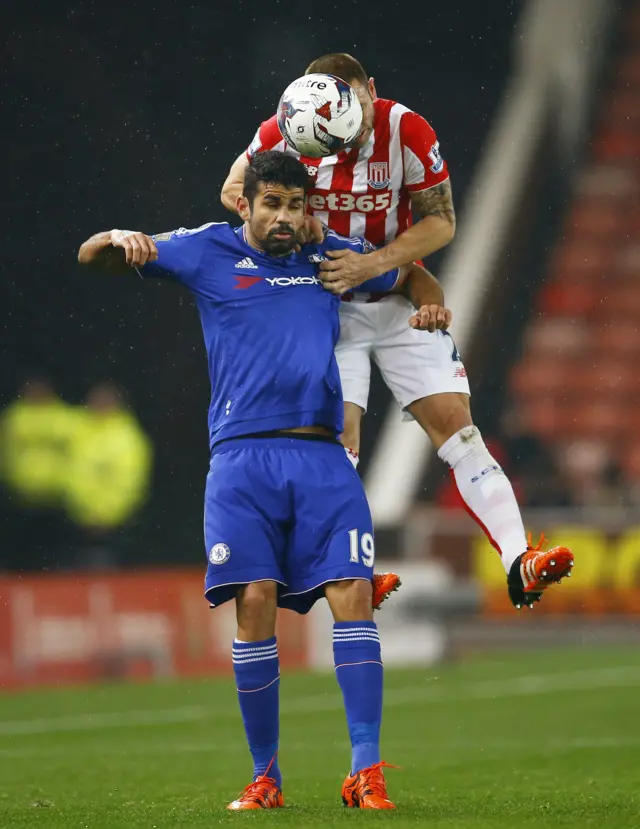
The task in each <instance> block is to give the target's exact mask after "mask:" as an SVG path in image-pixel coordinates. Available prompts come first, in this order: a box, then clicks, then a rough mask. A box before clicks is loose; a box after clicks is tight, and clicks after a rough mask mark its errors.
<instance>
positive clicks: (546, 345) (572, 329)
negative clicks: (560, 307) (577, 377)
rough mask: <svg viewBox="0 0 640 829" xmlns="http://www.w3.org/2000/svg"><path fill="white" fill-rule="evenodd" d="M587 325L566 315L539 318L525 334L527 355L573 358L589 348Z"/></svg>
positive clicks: (532, 356)
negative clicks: (565, 316)
mask: <svg viewBox="0 0 640 829" xmlns="http://www.w3.org/2000/svg"><path fill="white" fill-rule="evenodd" d="M588 344H589V340H588V333H587V326H586V325H585V324H584V322H583V321H581V320H580V321H571V320H569V319H566V318H564V317H549V318H544V317H543V318H542V319H539V320H537V321H536V322H535V323H534V324H533V325H532V326H530V328H529V330H528V331H527V333H526V334H525V355H526V356H527V357H530V358H531V359H534V360H539V361H541V362H542V361H545V360H546V361H548V360H550V359H552V360H556V359H566V358H573V357H576V356H578V355H580V354H583V353H584V352H585V351H586V350H587V349H588Z"/></svg>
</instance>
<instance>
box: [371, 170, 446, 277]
mask: <svg viewBox="0 0 640 829" xmlns="http://www.w3.org/2000/svg"><path fill="white" fill-rule="evenodd" d="M411 206H412V208H413V211H414V213H415V214H416V215H417V216H418V217H420V218H419V220H418V221H417V222H416V223H415V224H414V225H413V226H412V227H410V228H408V229H407V230H405V232H404V233H401V234H400V236H398V238H397V239H394V241H393V242H390V243H389V244H388V245H387V246H386V247H384V248H381V249H380V250H377V251H375V252H374V253H370V254H369V256H370V257H371V258H372V259H375V269H376V271H379V272H380V273H385V272H386V271H388V270H390V269H391V268H397V267H399V266H400V265H405V264H407V263H408V262H414V261H415V260H416V259H423V258H424V257H425V256H429V255H430V254H432V253H435V252H436V251H437V250H440V248H443V247H445V245H448V244H449V242H450V241H451V240H452V239H453V236H454V234H455V231H456V216H455V211H454V209H453V198H452V196H451V183H450V181H449V179H447V180H446V181H443V182H442V183H441V184H436V185H435V186H434V187H430V188H429V189H428V190H418V191H416V192H412V193H411ZM371 264H373V263H371Z"/></svg>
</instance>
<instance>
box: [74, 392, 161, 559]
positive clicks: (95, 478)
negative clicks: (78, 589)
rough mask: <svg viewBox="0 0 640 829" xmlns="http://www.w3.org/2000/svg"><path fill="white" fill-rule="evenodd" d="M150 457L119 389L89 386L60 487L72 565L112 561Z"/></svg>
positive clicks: (144, 490) (140, 498) (145, 484)
mask: <svg viewBox="0 0 640 829" xmlns="http://www.w3.org/2000/svg"><path fill="white" fill-rule="evenodd" d="M151 463H152V448H151V443H150V441H149V439H148V437H147V435H146V434H145V432H144V431H143V429H142V427H141V426H140V424H139V422H138V421H137V419H136V417H135V415H134V414H133V413H132V412H131V411H130V410H129V409H128V408H127V407H126V406H125V405H124V404H123V402H122V398H121V394H120V392H119V390H118V389H117V388H116V387H115V386H112V385H110V384H106V383H105V384H101V385H97V386H95V387H94V388H92V389H91V390H90V391H89V393H88V394H87V397H86V401H85V405H84V407H83V408H81V409H80V413H79V415H78V421H77V428H76V429H75V432H74V437H73V441H72V444H71V452H70V458H69V467H68V474H67V482H66V488H65V508H66V512H67V515H68V517H69V519H70V520H71V521H72V522H73V524H74V525H75V526H76V528H77V539H78V543H77V545H75V546H76V549H75V552H74V560H73V561H72V562H71V563H72V564H73V565H74V566H78V567H108V566H112V565H114V564H116V563H118V555H119V551H120V548H121V545H122V531H123V530H124V529H125V527H126V525H127V524H128V522H129V521H130V519H131V518H132V517H133V516H134V515H135V513H136V512H137V511H138V509H139V508H140V507H141V506H142V504H143V503H144V501H145V500H146V497H147V494H148V491H149V482H150V472H151Z"/></svg>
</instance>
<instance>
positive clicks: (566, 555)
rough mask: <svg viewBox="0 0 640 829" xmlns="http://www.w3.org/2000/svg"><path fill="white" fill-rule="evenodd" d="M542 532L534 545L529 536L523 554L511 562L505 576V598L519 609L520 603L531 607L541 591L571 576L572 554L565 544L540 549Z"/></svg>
mask: <svg viewBox="0 0 640 829" xmlns="http://www.w3.org/2000/svg"><path fill="white" fill-rule="evenodd" d="M544 540H545V539H544V535H541V536H540V541H538V543H537V544H536V546H535V547H534V546H533V545H532V543H531V535H529V546H528V548H527V551H526V553H522V555H521V556H518V558H517V559H516V560H515V561H514V562H513V564H512V565H511V570H510V571H509V575H508V576H507V589H508V591H509V598H510V599H511V601H512V603H513V604H514V605H515V607H517V608H518V610H520V608H521V607H522V606H523V605H527V606H528V607H533V605H534V604H535V602H539V601H540V599H541V598H542V594H543V593H544V591H545V590H546V589H547V588H548V587H549V586H550V585H552V584H557V583H558V582H560V581H562V579H564V578H568V577H569V576H570V575H571V570H572V568H573V553H572V552H571V550H570V549H569V548H568V547H552V548H551V550H549V551H548V552H545V551H544V550H542V549H541V548H542V545H543V544H544Z"/></svg>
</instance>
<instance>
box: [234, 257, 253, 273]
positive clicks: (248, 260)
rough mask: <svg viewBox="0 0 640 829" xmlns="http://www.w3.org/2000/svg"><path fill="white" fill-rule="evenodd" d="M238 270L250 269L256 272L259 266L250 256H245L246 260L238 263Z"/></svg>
mask: <svg viewBox="0 0 640 829" xmlns="http://www.w3.org/2000/svg"><path fill="white" fill-rule="evenodd" d="M236 268H249V269H251V270H254V271H257V270H258V266H257V265H256V264H255V263H254V261H253V259H251V258H250V257H249V256H245V258H244V259H241V260H240V261H239V262H236Z"/></svg>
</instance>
